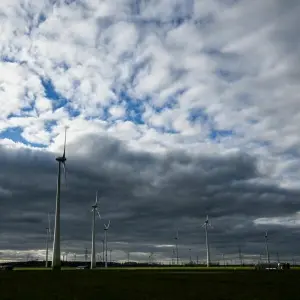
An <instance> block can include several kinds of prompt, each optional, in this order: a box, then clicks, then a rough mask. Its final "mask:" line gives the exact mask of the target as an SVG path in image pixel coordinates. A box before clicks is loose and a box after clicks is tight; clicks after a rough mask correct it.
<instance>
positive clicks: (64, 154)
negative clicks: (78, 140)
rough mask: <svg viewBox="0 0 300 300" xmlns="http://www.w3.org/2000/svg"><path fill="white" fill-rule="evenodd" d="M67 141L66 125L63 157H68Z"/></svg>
mask: <svg viewBox="0 0 300 300" xmlns="http://www.w3.org/2000/svg"><path fill="white" fill-rule="evenodd" d="M66 143H67V127H65V142H64V153H63V157H66Z"/></svg>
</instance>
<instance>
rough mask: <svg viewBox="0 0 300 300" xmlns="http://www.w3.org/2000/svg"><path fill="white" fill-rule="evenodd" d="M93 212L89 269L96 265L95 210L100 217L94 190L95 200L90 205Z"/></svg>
mask: <svg viewBox="0 0 300 300" xmlns="http://www.w3.org/2000/svg"><path fill="white" fill-rule="evenodd" d="M92 208H93V209H92V212H93V227H92V255H91V269H93V268H95V267H96V249H95V223H96V212H97V214H98V216H99V218H100V219H101V215H100V213H99V210H98V191H97V192H96V201H95V204H94V205H93V206H92Z"/></svg>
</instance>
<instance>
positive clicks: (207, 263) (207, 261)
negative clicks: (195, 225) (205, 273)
mask: <svg viewBox="0 0 300 300" xmlns="http://www.w3.org/2000/svg"><path fill="white" fill-rule="evenodd" d="M202 227H204V229H205V242H206V266H207V267H209V265H210V250H209V242H208V230H207V228H208V227H211V228H212V226H211V224H210V223H209V221H208V216H206V220H205V222H204V224H203V225H202Z"/></svg>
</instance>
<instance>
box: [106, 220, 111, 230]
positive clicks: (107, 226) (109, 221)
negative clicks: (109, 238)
mask: <svg viewBox="0 0 300 300" xmlns="http://www.w3.org/2000/svg"><path fill="white" fill-rule="evenodd" d="M109 226H110V220H109V221H108V224H107V229H108V228H109Z"/></svg>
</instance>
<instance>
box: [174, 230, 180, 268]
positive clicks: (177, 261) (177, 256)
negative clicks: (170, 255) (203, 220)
mask: <svg viewBox="0 0 300 300" xmlns="http://www.w3.org/2000/svg"><path fill="white" fill-rule="evenodd" d="M178 239H179V237H178V230H177V231H176V236H175V241H176V264H177V265H179V253H178Z"/></svg>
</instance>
